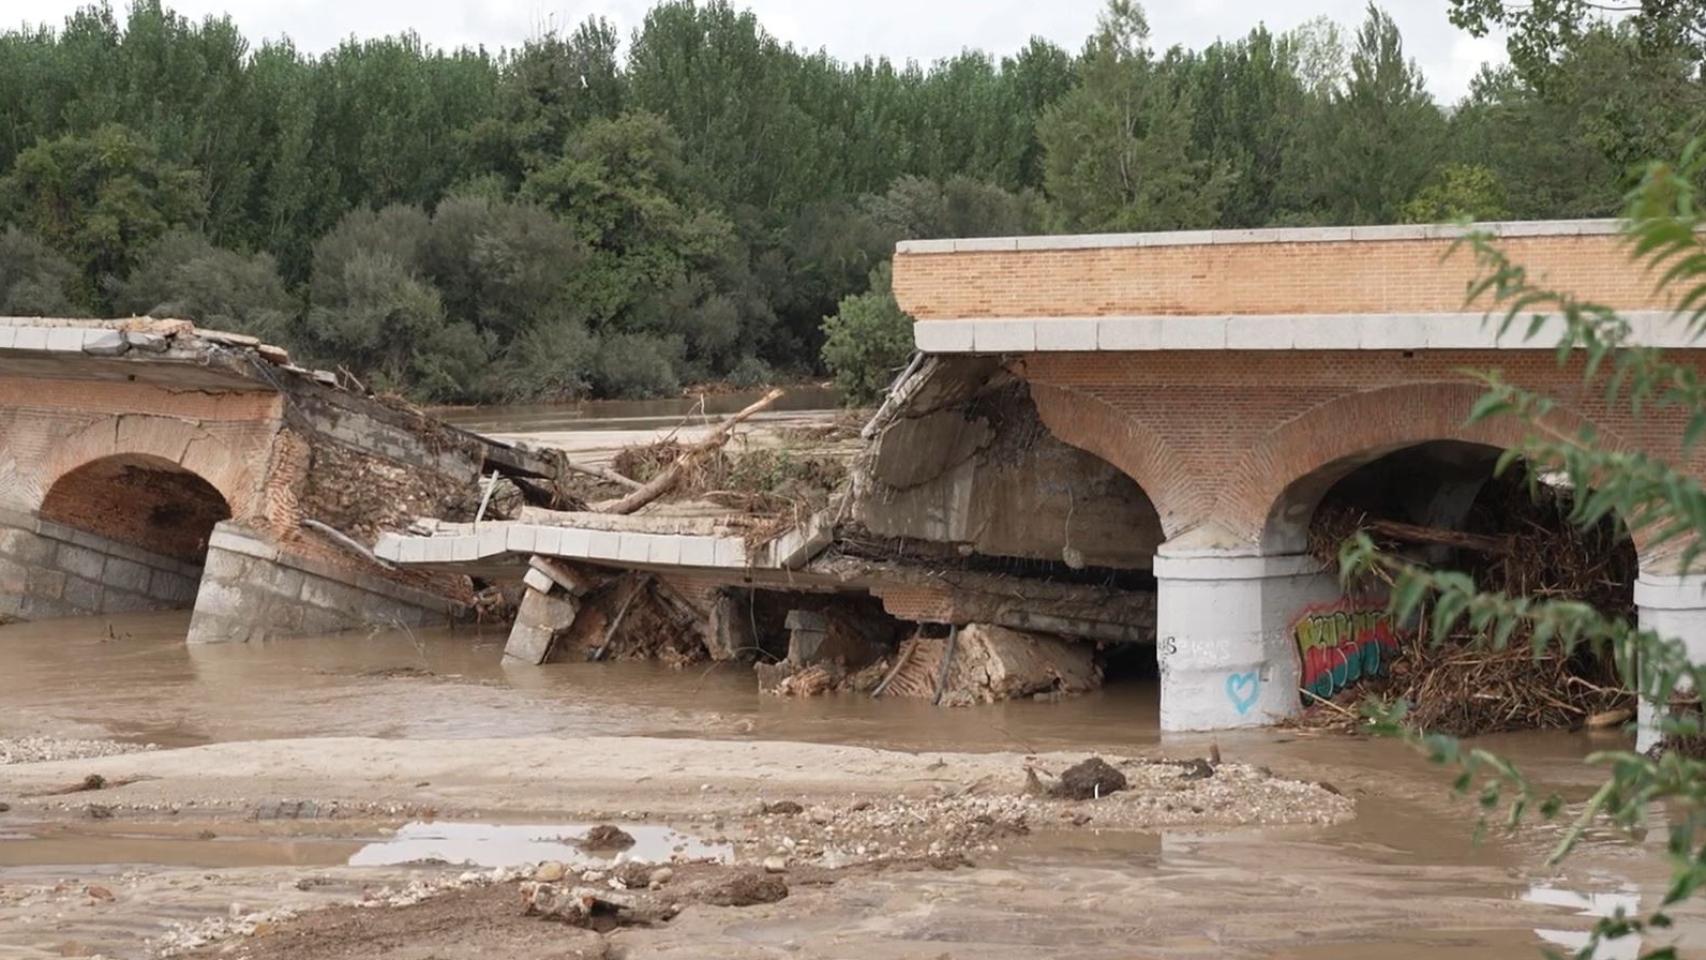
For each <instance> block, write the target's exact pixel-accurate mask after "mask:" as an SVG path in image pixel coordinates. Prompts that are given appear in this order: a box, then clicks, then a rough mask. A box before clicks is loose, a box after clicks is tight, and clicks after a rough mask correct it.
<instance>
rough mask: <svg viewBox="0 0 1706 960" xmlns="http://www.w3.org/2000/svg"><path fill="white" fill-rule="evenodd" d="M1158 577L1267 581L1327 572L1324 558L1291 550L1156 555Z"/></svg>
mask: <svg viewBox="0 0 1706 960" xmlns="http://www.w3.org/2000/svg"><path fill="white" fill-rule="evenodd" d="M1154 572H1155V579H1157V580H1266V579H1268V578H1270V577H1302V576H1311V575H1314V574H1319V573H1324V572H1325V569H1324V568H1323V567H1322V566H1321V561H1319V560H1317V559H1315V558H1314V557H1312V556H1309V555H1308V554H1303V553H1290V554H1281V555H1278V556H1269V557H1252V556H1243V557H1239V556H1228V555H1225V554H1204V555H1200V556H1184V557H1169V556H1166V555H1164V554H1156V556H1155V571H1154Z"/></svg>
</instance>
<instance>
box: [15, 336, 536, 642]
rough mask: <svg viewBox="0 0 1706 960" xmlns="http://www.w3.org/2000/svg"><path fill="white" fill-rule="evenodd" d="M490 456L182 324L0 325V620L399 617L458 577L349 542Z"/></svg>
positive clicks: (276, 359)
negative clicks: (188, 615) (388, 559)
mask: <svg viewBox="0 0 1706 960" xmlns="http://www.w3.org/2000/svg"><path fill="white" fill-rule="evenodd" d="M506 453H507V452H506V451H502V450H498V449H496V448H494V447H493V446H492V445H491V444H490V443H489V442H488V441H484V440H483V439H481V438H479V437H476V436H474V435H471V434H466V433H462V432H459V431H455V430H452V429H450V428H447V427H445V426H444V425H442V424H440V423H437V422H436V421H433V420H431V419H429V418H426V417H424V416H422V415H421V414H419V413H418V412H415V411H413V410H410V409H408V408H406V407H403V406H400V405H391V404H386V403H383V402H380V401H377V400H374V399H372V398H369V397H366V396H363V395H362V394H360V393H358V392H355V391H351V390H346V389H343V388H341V387H340V386H339V385H338V383H337V378H336V377H334V376H332V375H331V374H328V373H325V372H320V371H311V370H306V369H303V368H301V367H298V366H296V365H294V364H292V363H291V362H290V360H289V357H288V355H287V354H285V352H284V351H282V350H279V349H277V348H274V347H269V346H266V345H264V344H261V343H259V342H258V341H256V340H255V339H254V338H252V337H245V336H241V335H236V334H227V333H220V332H217V331H210V330H198V329H196V328H195V327H194V326H193V325H191V324H189V323H187V322H184V321H181V320H152V319H145V318H144V319H134V320H127V321H116V322H98V321H74V320H46V319H37V318H9V319H0V618H5V619H24V620H35V619H44V618H51V617H63V616H77V615H87V614H110V613H124V612H132V611H141V610H155V609H193V610H194V614H193V616H192V619H191V624H190V631H189V639H190V640H191V641H192V642H201V641H217V640H249V639H264V638H268V637H278V636H289V635H292V634H304V633H323V632H327V631H332V630H340V629H347V628H352V627H359V626H365V625H389V626H395V625H399V624H401V625H416V624H423V623H431V622H442V621H444V620H446V619H448V618H449V617H452V616H455V615H456V614H457V613H458V612H459V611H460V610H461V609H462V607H463V605H464V604H465V603H466V602H467V601H468V599H469V597H468V593H469V589H468V585H467V580H466V579H465V578H463V577H460V576H450V575H445V574H437V573H430V572H421V571H403V570H398V569H396V568H395V567H394V566H392V565H390V564H387V563H384V562H382V561H378V560H376V559H375V558H373V557H372V556H371V555H370V554H369V553H367V552H366V551H365V545H368V544H371V543H372V542H373V541H374V540H375V538H376V537H377V535H378V533H379V531H380V530H382V529H385V528H387V527H392V526H403V525H406V524H407V523H408V522H409V521H410V520H411V519H412V518H414V517H416V516H420V515H423V514H424V515H434V516H438V515H446V514H449V515H455V514H456V512H457V511H458V510H463V509H466V508H465V507H464V505H463V501H465V500H467V498H468V496H469V491H471V490H475V489H477V484H476V482H475V481H476V480H477V478H478V477H479V475H480V473H481V471H482V470H483V469H486V468H487V465H488V462H489V460H490V459H491V458H492V457H493V456H498V457H500V458H501V457H503V456H505V455H506Z"/></svg>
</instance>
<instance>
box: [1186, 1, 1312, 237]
mask: <svg viewBox="0 0 1706 960" xmlns="http://www.w3.org/2000/svg"><path fill="white" fill-rule="evenodd" d="M1296 60H1297V55H1296V53H1295V51H1294V50H1293V49H1292V46H1291V44H1290V43H1288V42H1286V41H1284V40H1281V39H1277V38H1275V37H1274V35H1273V34H1271V33H1269V32H1268V31H1267V30H1266V29H1265V28H1262V27H1258V28H1256V29H1255V30H1252V31H1250V34H1249V36H1247V37H1245V38H1244V39H1243V40H1240V41H1238V42H1236V43H1226V42H1217V43H1215V44H1212V45H1211V46H1209V47H1208V49H1206V50H1204V51H1203V52H1202V54H1201V56H1199V57H1195V58H1192V59H1190V60H1187V61H1186V62H1185V71H1186V76H1187V78H1188V81H1187V82H1188V83H1189V85H1190V90H1191V102H1192V104H1193V105H1194V106H1195V109H1194V111H1193V113H1194V115H1193V120H1194V124H1193V129H1192V133H1191V140H1192V148H1191V153H1192V155H1194V156H1197V157H1202V158H1205V159H1206V160H1207V161H1208V163H1209V164H1210V165H1211V167H1213V168H1217V169H1222V170H1226V171H1228V173H1229V175H1230V182H1229V185H1228V188H1227V192H1226V197H1225V199H1224V200H1223V201H1222V202H1221V205H1220V216H1219V220H1218V225H1220V226H1226V227H1259V226H1265V225H1267V224H1269V223H1271V222H1273V221H1274V220H1275V219H1276V218H1277V217H1278V216H1279V215H1280V210H1279V204H1280V201H1281V197H1282V196H1283V187H1284V184H1283V179H1284V177H1285V176H1286V174H1287V172H1288V171H1290V170H1293V169H1295V165H1296V160H1295V155H1296V154H1297V152H1298V150H1299V149H1300V147H1301V146H1302V140H1303V136H1304V133H1305V130H1304V118H1305V116H1306V115H1307V108H1308V104H1307V103H1306V98H1307V97H1308V96H1309V93H1308V88H1307V87H1306V86H1305V83H1304V81H1303V79H1302V78H1301V77H1300V75H1299V72H1298V67H1297V63H1296Z"/></svg>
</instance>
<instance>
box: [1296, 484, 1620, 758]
mask: <svg viewBox="0 0 1706 960" xmlns="http://www.w3.org/2000/svg"><path fill="white" fill-rule="evenodd" d="M1573 503H1574V491H1572V490H1571V489H1569V488H1568V487H1567V486H1562V485H1558V484H1555V483H1549V482H1545V481H1544V479H1542V478H1534V480H1533V482H1531V480H1530V477H1529V476H1528V475H1527V474H1526V473H1525V472H1524V471H1523V470H1521V469H1520V465H1519V468H1513V469H1512V470H1510V471H1507V472H1506V473H1504V474H1501V475H1499V476H1496V477H1494V478H1493V479H1491V480H1489V481H1488V482H1487V483H1486V485H1485V486H1484V487H1483V488H1482V490H1481V493H1480V495H1479V496H1478V497H1477V499H1476V501H1475V505H1474V507H1473V509H1472V510H1471V511H1470V514H1469V517H1468V520H1467V521H1466V523H1465V524H1464V526H1465V529H1463V530H1448V529H1438V528H1431V527H1421V526H1416V525H1413V524H1409V523H1403V522H1397V521H1393V520H1388V519H1382V518H1378V517H1371V516H1370V515H1369V514H1368V513H1367V512H1365V511H1364V510H1361V509H1358V508H1357V507H1356V506H1353V505H1349V504H1345V503H1330V502H1329V503H1323V504H1322V506H1321V508H1320V509H1319V510H1317V511H1316V515H1315V521H1314V524H1313V525H1312V527H1311V530H1310V550H1311V552H1312V553H1313V554H1314V555H1315V556H1316V557H1318V558H1319V559H1320V560H1321V561H1322V562H1323V563H1324V564H1325V565H1327V566H1328V568H1329V569H1332V570H1337V569H1338V556H1339V548H1340V545H1341V544H1342V543H1343V542H1344V541H1345V540H1346V539H1347V538H1349V537H1350V536H1351V535H1353V534H1355V533H1356V532H1358V531H1363V532H1366V533H1367V534H1368V535H1369V536H1370V537H1371V538H1373V539H1374V541H1375V543H1376V544H1377V545H1378V546H1379V547H1380V548H1381V549H1383V550H1386V551H1389V552H1392V553H1396V554H1399V555H1402V556H1404V557H1406V558H1408V559H1410V560H1411V561H1413V562H1419V563H1424V564H1429V565H1433V566H1439V567H1444V568H1448V569H1454V570H1460V571H1463V572H1465V573H1468V574H1469V575H1471V576H1472V577H1473V578H1474V580H1475V583H1476V584H1477V585H1478V586H1480V587H1481V588H1482V589H1484V590H1490V591H1499V592H1504V593H1507V594H1510V595H1512V596H1528V597H1545V598H1548V599H1569V600H1576V601H1580V602H1582V603H1586V604H1588V605H1590V606H1592V607H1594V608H1595V609H1598V610H1600V611H1601V612H1603V613H1607V614H1610V615H1613V616H1625V617H1632V616H1633V614H1634V596H1633V584H1634V581H1635V575H1636V558H1635V551H1634V547H1633V544H1632V543H1631V541H1630V540H1629V537H1628V534H1627V533H1626V532H1625V531H1624V530H1623V529H1622V528H1621V527H1620V526H1619V525H1618V523H1617V522H1616V521H1615V520H1614V519H1612V518H1606V519H1604V520H1602V521H1600V522H1599V523H1598V524H1596V525H1594V526H1592V527H1590V528H1588V529H1583V528H1581V527H1579V526H1577V525H1576V524H1575V523H1574V522H1572V521H1571V519H1570V511H1571V508H1572V506H1573ZM1365 586H1366V588H1368V589H1369V590H1370V591H1371V592H1373V591H1378V590H1379V589H1380V587H1381V586H1382V585H1380V584H1378V583H1369V584H1366V585H1365ZM1427 627H1428V611H1426V610H1424V611H1423V612H1422V615H1421V616H1420V617H1419V619H1418V622H1417V624H1416V626H1415V629H1411V630H1407V631H1403V632H1402V639H1401V640H1400V651H1399V654H1398V656H1397V657H1396V659H1395V660H1394V661H1393V662H1392V663H1391V665H1390V667H1389V669H1387V670H1386V671H1385V672H1386V675H1385V676H1382V677H1375V678H1372V679H1368V680H1365V682H1363V683H1362V684H1360V685H1358V686H1354V687H1351V688H1349V689H1347V690H1344V691H1341V692H1340V693H1339V694H1338V695H1337V696H1335V697H1334V698H1333V699H1332V701H1331V702H1329V703H1319V704H1317V705H1316V706H1314V707H1311V708H1310V709H1309V710H1307V711H1306V712H1305V713H1304V715H1303V717H1302V718H1301V720H1300V722H1301V723H1302V724H1304V725H1308V726H1321V727H1351V726H1354V725H1356V724H1358V723H1360V722H1361V719H1360V718H1361V712H1360V710H1359V709H1358V706H1359V704H1360V702H1361V701H1362V700H1363V699H1364V698H1366V697H1380V698H1383V699H1386V700H1399V699H1401V700H1403V701H1405V702H1406V703H1408V704H1409V712H1408V713H1407V715H1406V716H1407V722H1409V723H1412V724H1414V725H1415V726H1416V727H1418V728H1421V729H1427V730H1436V731H1439V732H1442V733H1450V734H1454V735H1458V736H1469V735H1475V734H1484V733H1497V732H1501V731H1507V730H1527V729H1548V728H1559V729H1568V728H1577V727H1582V726H1609V725H1614V724H1616V723H1619V722H1622V721H1623V720H1626V719H1627V718H1628V717H1629V716H1630V715H1631V714H1632V710H1633V697H1632V695H1631V694H1630V692H1629V691H1628V689H1627V688H1626V687H1625V686H1624V685H1623V683H1622V681H1621V680H1620V679H1619V678H1618V676H1617V674H1616V670H1615V668H1614V666H1613V664H1612V663H1611V661H1610V659H1609V658H1608V657H1601V656H1598V655H1597V654H1596V653H1595V652H1594V651H1592V650H1589V649H1586V648H1579V649H1577V650H1575V651H1574V652H1572V653H1570V654H1568V655H1566V654H1565V653H1564V652H1563V651H1562V650H1561V649H1560V648H1559V647H1558V646H1557V645H1556V644H1548V645H1546V646H1545V647H1543V648H1542V651H1541V652H1540V653H1539V654H1538V655H1537V654H1536V652H1535V650H1534V648H1533V645H1532V642H1531V641H1532V637H1531V635H1530V633H1529V631H1528V630H1527V629H1526V628H1523V629H1519V630H1518V631H1517V632H1516V633H1515V634H1513V635H1512V636H1511V637H1510V638H1509V640H1508V643H1507V644H1505V645H1504V646H1502V647H1501V646H1497V645H1495V644H1494V643H1493V638H1492V636H1491V634H1490V630H1476V629H1474V628H1472V627H1471V626H1469V625H1468V623H1467V622H1461V623H1459V625H1458V626H1457V627H1456V629H1455V630H1454V631H1453V633H1452V634H1451V635H1450V636H1446V637H1430V636H1428V631H1427Z"/></svg>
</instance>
